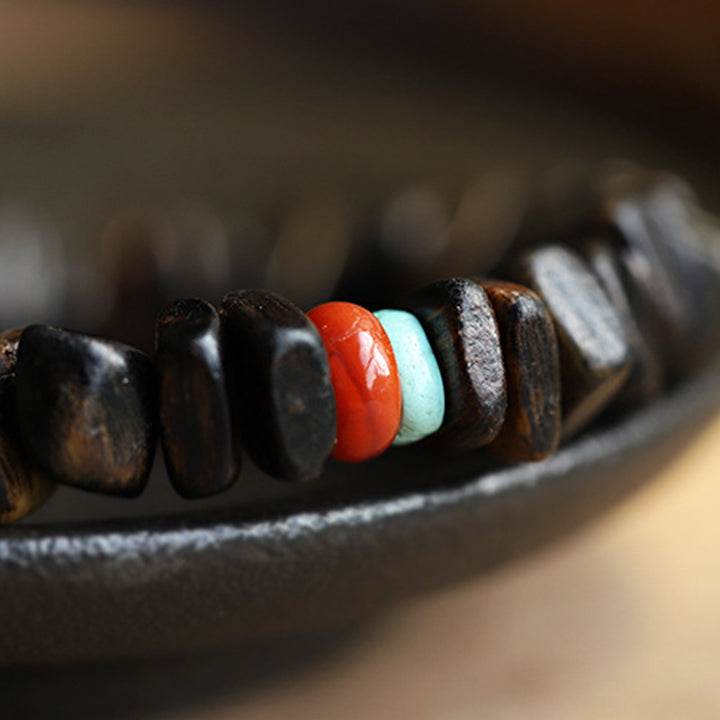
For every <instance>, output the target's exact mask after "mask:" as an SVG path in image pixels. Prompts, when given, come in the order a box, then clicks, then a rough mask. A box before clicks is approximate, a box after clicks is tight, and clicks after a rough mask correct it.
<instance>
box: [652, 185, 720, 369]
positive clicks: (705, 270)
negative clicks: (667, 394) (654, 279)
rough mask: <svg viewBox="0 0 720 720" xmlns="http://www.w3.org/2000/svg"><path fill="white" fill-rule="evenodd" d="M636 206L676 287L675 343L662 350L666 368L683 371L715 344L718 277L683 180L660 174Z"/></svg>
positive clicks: (719, 332)
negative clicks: (679, 311)
mask: <svg viewBox="0 0 720 720" xmlns="http://www.w3.org/2000/svg"><path fill="white" fill-rule="evenodd" d="M642 207H643V213H644V217H645V224H646V227H647V229H648V233H649V235H650V237H651V239H652V241H653V244H654V246H655V247H656V248H657V252H658V255H659V257H660V258H661V260H662V262H663V264H664V265H665V267H667V268H668V273H669V274H670V275H671V276H672V278H673V281H674V283H675V284H676V285H677V287H678V288H679V289H680V293H681V300H682V303H683V309H684V317H683V322H682V326H681V327H680V329H679V336H680V338H679V343H678V344H672V343H670V344H668V345H667V347H666V350H667V356H668V359H669V362H670V368H671V370H673V371H674V372H675V373H676V374H679V375H684V374H687V373H689V372H692V371H694V370H696V369H697V368H698V367H699V366H701V365H702V364H703V363H704V362H706V361H707V359H708V358H709V357H711V356H712V355H713V352H714V350H715V349H716V348H717V346H718V341H719V340H720V313H718V310H719V309H720V277H719V276H718V269H717V266H715V265H714V264H713V263H712V261H711V260H710V258H709V257H708V254H709V253H708V250H707V248H705V247H704V245H703V238H702V235H703V232H704V230H705V225H704V222H703V220H704V218H703V215H702V213H701V212H700V209H699V208H698V206H697V203H696V200H695V197H694V195H693V193H692V191H691V190H690V188H689V187H688V186H687V185H686V184H685V183H684V182H682V181H681V180H680V179H678V178H676V177H673V176H670V175H662V176H660V177H659V178H657V179H656V181H655V183H654V184H653V186H652V188H651V189H650V190H649V191H648V192H647V193H646V194H645V196H644V197H643V198H642ZM714 240H715V242H717V241H718V240H720V238H718V237H716V238H714ZM688 348H692V352H687V349H688Z"/></svg>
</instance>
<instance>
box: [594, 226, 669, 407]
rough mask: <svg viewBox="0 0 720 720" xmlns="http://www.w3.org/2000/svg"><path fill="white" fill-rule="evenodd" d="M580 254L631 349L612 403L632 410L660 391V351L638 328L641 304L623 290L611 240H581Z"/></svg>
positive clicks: (661, 380)
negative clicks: (619, 324) (623, 381)
mask: <svg viewBox="0 0 720 720" xmlns="http://www.w3.org/2000/svg"><path fill="white" fill-rule="evenodd" d="M583 254H584V256H585V258H586V259H587V261H588V263H589V265H590V267H591V268H592V270H593V272H594V273H595V276H596V277H597V278H598V280H599V281H600V285H601V286H602V288H603V290H604V291H605V293H606V295H607V296H608V298H609V300H610V302H611V303H612V304H613V306H614V308H615V310H616V311H617V313H618V316H619V317H620V319H621V321H622V324H623V327H624V329H625V335H626V337H627V341H628V347H629V350H630V371H629V373H628V376H627V379H626V381H625V384H624V385H623V386H622V389H621V390H620V392H619V393H618V395H617V397H616V398H615V399H614V400H613V403H612V407H613V408H615V409H618V410H632V409H635V408H637V407H640V406H642V405H645V404H647V403H648V402H649V401H650V400H652V399H653V398H655V397H656V396H657V395H658V394H659V393H660V392H661V391H662V388H663V385H664V375H665V373H664V370H663V365H662V362H661V355H660V353H659V352H658V351H657V349H656V348H654V347H653V341H652V338H651V336H650V334H649V333H648V332H647V330H646V331H643V330H642V329H641V328H642V327H643V326H644V325H646V323H644V322H643V317H644V316H643V308H642V307H638V306H637V303H636V302H635V298H633V297H631V296H630V295H629V294H628V292H627V290H626V285H625V279H624V277H623V270H622V267H621V264H620V260H619V257H618V253H617V251H616V250H615V249H614V248H613V247H612V245H611V243H610V242H608V241H607V239H605V238H593V239H591V240H588V241H587V242H586V243H585V244H584V246H583Z"/></svg>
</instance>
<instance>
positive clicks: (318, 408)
mask: <svg viewBox="0 0 720 720" xmlns="http://www.w3.org/2000/svg"><path fill="white" fill-rule="evenodd" d="M220 317H221V319H222V330H223V343H224V348H225V352H226V356H227V360H228V365H227V367H228V373H229V380H230V386H231V397H232V402H233V412H234V413H235V415H236V417H237V421H238V427H239V429H240V432H241V435H242V440H243V442H244V444H245V447H246V449H247V451H248V454H249V455H250V456H251V457H252V459H253V460H254V461H255V463H256V464H257V465H258V466H259V467H260V468H261V469H262V470H263V471H264V472H266V473H268V474H269V475H272V476H274V477H277V478H280V479H283V480H305V479H309V478H312V477H316V476H317V475H319V474H320V472H321V470H322V464H323V462H324V461H325V459H326V458H327V457H328V455H329V454H330V452H331V451H332V448H333V445H334V444H335V435H336V426H337V419H336V412H335V395H334V393H333V389H332V384H331V381H330V368H329V366H328V360H327V355H326V353H325V348H324V346H323V343H322V340H321V338H320V335H319V334H318V332H317V330H316V328H315V326H314V325H313V324H312V323H311V322H310V320H309V319H308V318H307V316H306V315H305V314H304V313H303V312H302V311H301V310H300V309H299V308H298V307H297V306H296V305H294V304H293V303H291V302H289V301H288V300H285V299H284V298H281V297H280V296H278V295H276V294H274V293H271V292H267V291H264V290H243V291H238V292H233V293H230V294H229V295H227V296H226V297H225V299H224V300H223V302H222V306H221V309H220Z"/></svg>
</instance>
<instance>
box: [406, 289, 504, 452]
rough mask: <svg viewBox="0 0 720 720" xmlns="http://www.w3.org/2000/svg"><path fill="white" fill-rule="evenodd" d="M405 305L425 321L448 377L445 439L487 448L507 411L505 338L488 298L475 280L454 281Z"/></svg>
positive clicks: (416, 295)
mask: <svg viewBox="0 0 720 720" xmlns="http://www.w3.org/2000/svg"><path fill="white" fill-rule="evenodd" d="M404 305H405V308H406V309H408V310H409V311H410V312H412V313H414V314H415V315H416V316H417V317H418V319H419V320H420V323H421V324H422V326H423V328H424V330H425V332H426V333H427V336H428V340H429V341H430V345H431V346H432V348H433V352H434V353H435V356H436V358H437V360H438V364H439V366H440V372H441V374H442V376H443V384H444V385H445V402H446V408H445V419H444V421H443V427H442V428H441V429H440V431H439V436H440V437H442V438H443V439H444V440H445V439H446V440H447V441H448V442H449V443H451V444H453V445H456V446H459V447H466V448H473V447H480V446H481V445H487V444H488V443H489V442H491V441H492V440H493V439H494V438H495V437H496V436H497V434H498V433H499V432H500V428H501V427H502V424H503V420H504V419H505V409H506V407H507V395H506V389H505V369H504V367H503V359H502V351H501V348H500V334H499V331H498V325H497V322H496V320H495V314H494V313H493V309H492V306H491V304H490V301H489V300H488V296H487V294H486V293H485V291H484V290H483V289H482V287H481V286H480V285H478V284H477V283H475V282H473V281H472V280H467V279H464V278H454V279H452V280H443V281H441V282H437V283H434V284H432V285H428V286H426V287H424V288H422V289H420V290H418V291H416V292H415V293H413V294H412V295H410V296H409V298H408V299H407V300H406V301H405V303H404Z"/></svg>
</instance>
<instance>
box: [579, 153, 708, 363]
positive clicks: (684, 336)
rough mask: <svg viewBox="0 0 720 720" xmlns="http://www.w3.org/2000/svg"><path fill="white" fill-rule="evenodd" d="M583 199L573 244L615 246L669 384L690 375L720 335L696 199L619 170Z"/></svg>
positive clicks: (657, 179)
mask: <svg viewBox="0 0 720 720" xmlns="http://www.w3.org/2000/svg"><path fill="white" fill-rule="evenodd" d="M577 195H578V198H579V199H578V200H576V206H577V210H576V213H575V214H576V220H575V227H573V228H572V230H573V234H574V236H575V237H576V238H578V239H579V242H580V243H581V245H582V243H584V241H585V239H586V238H587V237H588V236H594V235H598V234H599V235H603V236H605V237H607V238H608V239H610V240H611V241H612V242H613V244H614V246H615V248H616V249H617V250H618V257H619V262H620V269H621V271H622V273H623V279H624V284H625V286H626V290H627V293H628V295H629V297H631V298H632V299H633V304H634V306H635V308H636V309H638V310H640V312H641V314H642V316H643V319H642V322H643V323H646V326H643V327H641V330H643V332H646V333H649V334H650V335H651V336H652V338H653V339H652V342H653V344H654V346H655V347H656V349H657V350H658V352H660V353H661V359H662V360H663V363H664V364H665V365H666V366H667V368H668V370H669V372H670V375H671V376H678V375H684V374H687V373H688V372H690V371H692V370H693V369H695V368H696V367H697V366H698V365H699V364H701V363H702V362H704V361H705V359H707V357H709V356H710V355H711V351H712V350H713V349H714V348H715V347H716V346H717V343H718V336H719V334H720V323H718V322H715V321H714V316H715V314H714V313H708V312H707V308H708V307H711V306H717V304H718V303H719V302H720V290H719V289H718V288H719V287H720V283H718V278H717V272H716V271H715V270H713V268H712V267H711V263H710V262H709V261H708V258H707V253H706V252H705V251H704V249H703V247H702V243H701V242H700V241H699V237H698V236H699V234H700V227H699V226H700V224H701V223H698V222H697V220H698V217H699V213H698V208H697V204H696V201H695V198H694V196H693V194H692V191H691V190H690V189H689V187H688V186H687V185H686V184H685V183H684V182H682V181H681V180H679V179H678V178H676V177H673V176H671V175H665V174H660V175H659V174H651V173H646V172H643V171H640V170H638V169H637V168H633V167H631V166H627V165H622V164H615V165H612V166H610V167H608V168H607V169H606V170H605V171H604V172H601V173H599V174H597V176H596V177H594V179H593V180H592V181H591V182H588V183H586V184H585V186H583V187H581V188H580V190H579V191H578V193H577ZM688 346H692V347H693V348H694V350H693V352H691V353H689V352H687V348H688Z"/></svg>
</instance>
